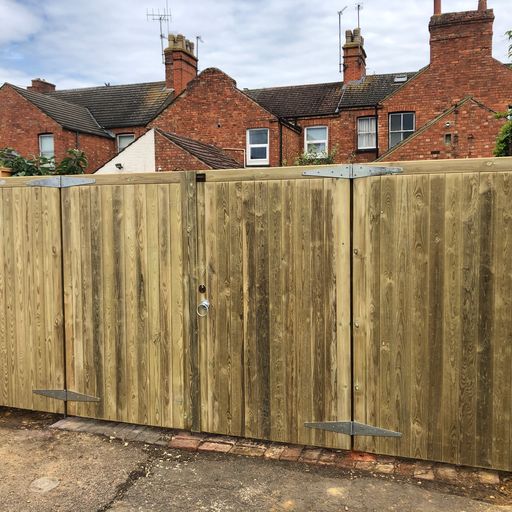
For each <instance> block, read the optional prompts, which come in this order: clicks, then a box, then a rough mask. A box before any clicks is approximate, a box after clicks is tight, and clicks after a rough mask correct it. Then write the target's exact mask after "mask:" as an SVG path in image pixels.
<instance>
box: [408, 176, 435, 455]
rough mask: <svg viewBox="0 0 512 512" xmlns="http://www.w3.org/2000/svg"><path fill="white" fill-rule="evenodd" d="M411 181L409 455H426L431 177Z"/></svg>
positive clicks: (415, 177) (414, 178) (419, 177)
mask: <svg viewBox="0 0 512 512" xmlns="http://www.w3.org/2000/svg"><path fill="white" fill-rule="evenodd" d="M408 179H409V180H410V181H411V200H412V205H411V210H412V211H411V216H410V219H411V226H410V246H409V247H410V251H411V286H410V298H409V300H410V305H411V306H410V315H411V316H410V318H411V323H412V332H413V333H415V343H414V344H412V346H411V349H412V351H411V370H410V371H411V388H410V397H411V409H410V410H411V422H412V424H411V439H410V440H411V447H410V452H409V453H410V456H412V457H415V458H422V459H424V458H426V457H427V450H428V446H427V445H428V423H427V422H428V413H429V411H428V407H429V404H428V389H429V385H430V382H429V371H430V361H429V360H428V344H429V339H428V307H429V303H428V302H429V297H428V284H429V281H428V275H429V274H428V272H429V262H428V253H429V221H430V219H429V213H430V212H429V206H430V190H429V177H428V175H424V176H413V177H410V178H408Z"/></svg>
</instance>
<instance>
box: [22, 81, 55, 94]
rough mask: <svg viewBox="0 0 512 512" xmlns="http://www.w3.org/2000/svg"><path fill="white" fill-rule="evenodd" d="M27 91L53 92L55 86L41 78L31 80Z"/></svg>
mask: <svg viewBox="0 0 512 512" xmlns="http://www.w3.org/2000/svg"><path fill="white" fill-rule="evenodd" d="M27 91H35V92H43V93H44V92H53V91H55V85H53V84H51V83H50V82H47V81H46V80H44V79H43V78H34V79H33V80H32V85H29V86H28V87H27Z"/></svg>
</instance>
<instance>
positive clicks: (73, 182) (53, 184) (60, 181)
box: [27, 176, 96, 188]
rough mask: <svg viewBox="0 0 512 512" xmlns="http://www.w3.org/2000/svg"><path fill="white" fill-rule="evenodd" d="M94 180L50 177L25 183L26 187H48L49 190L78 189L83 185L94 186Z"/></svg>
mask: <svg viewBox="0 0 512 512" xmlns="http://www.w3.org/2000/svg"><path fill="white" fill-rule="evenodd" d="M94 183H96V180H95V179H94V178H75V177H73V176H52V177H51V178H42V179H39V180H32V181H29V182H28V183H27V186H28V187H50V188H69V187H80V186H84V185H94Z"/></svg>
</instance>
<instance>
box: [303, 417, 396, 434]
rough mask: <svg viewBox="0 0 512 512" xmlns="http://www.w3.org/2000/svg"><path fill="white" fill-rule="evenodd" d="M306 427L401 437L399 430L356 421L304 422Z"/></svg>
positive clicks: (342, 432) (341, 432)
mask: <svg viewBox="0 0 512 512" xmlns="http://www.w3.org/2000/svg"><path fill="white" fill-rule="evenodd" d="M304 426H305V427H307V428H318V429H320V430H328V431H329V432H337V433H338V434H346V435H347V436H374V437H402V434H401V433H400V432H394V431H393V430H386V429H385V428H379V427H372V426H371V425H365V424H364V423H358V422H357V421H325V422H320V423H304Z"/></svg>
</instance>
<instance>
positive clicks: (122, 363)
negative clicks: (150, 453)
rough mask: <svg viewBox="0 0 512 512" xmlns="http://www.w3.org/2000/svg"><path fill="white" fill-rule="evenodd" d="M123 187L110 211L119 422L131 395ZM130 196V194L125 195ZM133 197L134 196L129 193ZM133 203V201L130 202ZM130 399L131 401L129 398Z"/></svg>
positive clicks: (114, 193)
mask: <svg viewBox="0 0 512 512" xmlns="http://www.w3.org/2000/svg"><path fill="white" fill-rule="evenodd" d="M124 189H125V187H122V186H114V187H113V189H112V210H113V241H112V242H113V243H112V245H113V246H112V256H113V263H114V300H115V307H114V322H115V323H114V325H115V331H114V339H115V364H114V366H113V367H112V369H111V370H109V371H112V372H113V374H114V375H115V383H116V419H117V420H118V421H129V415H128V400H129V399H130V398H131V397H130V395H129V389H128V386H127V379H128V371H127V344H128V325H127V319H128V310H129V301H130V299H129V297H128V293H129V291H130V288H129V286H130V285H129V283H128V282H127V277H126V273H125V268H126V266H127V265H128V262H127V260H128V256H127V254H126V250H125V247H126V245H127V242H126V241H125V237H126V232H127V230H128V225H131V218H130V221H129V220H128V216H129V214H130V213H129V208H127V207H126V204H127V203H128V202H129V201H127V197H125V190H124ZM127 196H128V198H130V193H129V192H128V194H127ZM131 197H133V196H131ZM132 204H133V202H132ZM132 402H133V400H132Z"/></svg>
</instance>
